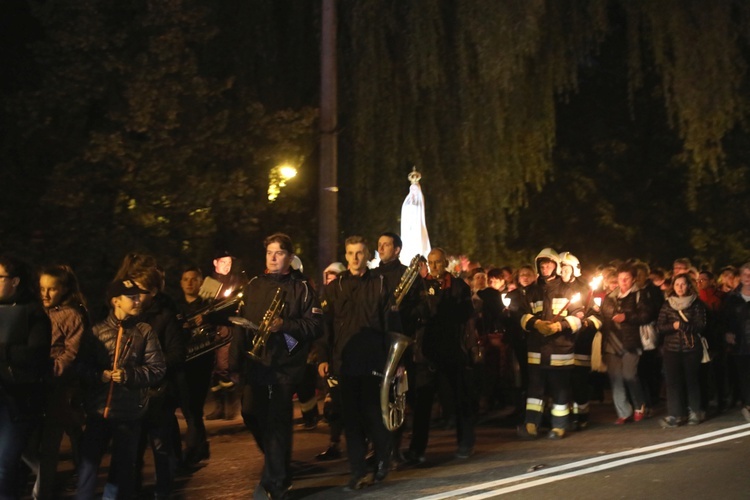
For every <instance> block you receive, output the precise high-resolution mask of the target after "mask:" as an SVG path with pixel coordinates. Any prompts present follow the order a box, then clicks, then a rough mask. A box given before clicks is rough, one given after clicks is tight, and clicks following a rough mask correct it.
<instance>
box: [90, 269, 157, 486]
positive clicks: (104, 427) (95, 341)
mask: <svg viewBox="0 0 750 500" xmlns="http://www.w3.org/2000/svg"><path fill="white" fill-rule="evenodd" d="M146 293H148V292H147V291H146V290H143V289H141V288H139V287H138V286H137V285H136V284H135V282H133V281H131V280H121V281H120V280H118V281H115V282H113V283H112V284H110V286H109V287H108V288H107V298H108V299H109V303H110V314H109V316H108V317H107V319H105V320H104V321H102V322H101V323H99V324H97V325H95V326H94V328H93V335H89V336H87V337H85V338H84V339H83V341H82V342H81V351H80V354H79V363H80V371H81V376H82V378H83V381H84V383H85V384H86V386H85V387H86V403H85V404H86V413H87V415H88V417H87V420H86V430H85V431H84V434H83V445H82V452H81V454H82V457H81V466H80V469H79V471H78V474H79V475H78V491H77V493H76V498H78V499H86V500H88V499H90V498H93V497H94V493H95V490H96V479H97V470H98V468H99V463H100V462H101V459H102V456H103V455H104V453H105V451H106V450H107V446H108V444H109V441H110V439H111V440H112V441H113V445H112V460H113V461H116V462H117V474H116V476H117V477H116V478H114V479H115V482H116V484H117V486H118V494H117V497H118V498H130V497H131V496H132V494H133V485H134V483H135V461H136V451H137V445H138V436H139V434H140V427H141V420H142V417H143V415H144V413H145V411H146V408H147V405H148V388H149V387H150V386H153V385H155V384H156V383H158V382H159V381H160V380H161V379H162V378H163V377H164V373H165V371H166V366H165V362H164V356H163V354H162V351H161V347H160V345H159V340H158V339H157V338H156V335H154V333H153V332H152V330H151V328H150V327H149V326H148V325H146V324H145V323H136V322H135V321H133V317H134V316H136V315H138V313H139V312H140V308H141V294H146Z"/></svg>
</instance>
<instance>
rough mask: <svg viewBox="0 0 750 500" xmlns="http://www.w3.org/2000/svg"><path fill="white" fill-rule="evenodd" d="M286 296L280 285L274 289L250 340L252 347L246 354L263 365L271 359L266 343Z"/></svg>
mask: <svg viewBox="0 0 750 500" xmlns="http://www.w3.org/2000/svg"><path fill="white" fill-rule="evenodd" d="M285 298H286V292H285V291H283V290H282V289H281V287H279V288H277V289H276V294H275V295H274V297H273V300H272V301H271V305H270V306H269V307H268V309H267V310H266V313H265V314H264V315H263V321H261V323H260V325H259V326H258V330H257V332H256V333H255V336H254V337H253V340H252V348H251V349H250V350H249V351H247V355H248V356H249V357H250V358H251V359H253V360H255V361H258V362H260V363H262V364H264V365H268V364H270V362H271V360H270V359H269V356H268V350H267V349H266V345H267V344H268V337H269V336H270V335H271V333H272V332H271V326H272V325H273V322H274V320H275V319H276V318H278V317H279V316H280V315H281V311H283V310H284V299H285Z"/></svg>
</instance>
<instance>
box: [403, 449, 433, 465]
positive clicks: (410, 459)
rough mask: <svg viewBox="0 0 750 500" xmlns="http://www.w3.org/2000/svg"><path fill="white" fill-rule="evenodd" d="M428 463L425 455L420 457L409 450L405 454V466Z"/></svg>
mask: <svg viewBox="0 0 750 500" xmlns="http://www.w3.org/2000/svg"><path fill="white" fill-rule="evenodd" d="M426 461H427V459H426V458H425V456H424V455H418V454H417V453H415V452H413V451H411V450H407V451H406V452H405V453H404V464H405V465H419V464H423V463H425V462H426Z"/></svg>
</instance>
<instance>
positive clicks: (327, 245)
mask: <svg viewBox="0 0 750 500" xmlns="http://www.w3.org/2000/svg"><path fill="white" fill-rule="evenodd" d="M322 1H323V9H322V10H323V14H322V15H323V19H322V23H321V26H322V33H321V44H320V45H321V47H320V190H319V196H320V199H319V206H318V218H319V220H318V270H319V272H322V271H323V269H325V268H326V266H328V264H330V263H331V262H334V261H336V260H338V259H337V257H336V255H337V250H338V184H337V176H338V175H337V170H338V165H337V163H338V155H337V146H338V137H337V132H338V131H337V127H338V119H337V71H336V29H337V27H336V0H322Z"/></svg>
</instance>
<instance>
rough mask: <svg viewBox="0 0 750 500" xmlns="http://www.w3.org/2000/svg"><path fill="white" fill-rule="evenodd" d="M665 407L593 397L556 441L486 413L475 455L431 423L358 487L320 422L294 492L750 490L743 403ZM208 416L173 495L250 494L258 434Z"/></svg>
mask: <svg viewBox="0 0 750 500" xmlns="http://www.w3.org/2000/svg"><path fill="white" fill-rule="evenodd" d="M659 410H660V409H659V408H657V416H656V417H654V418H651V419H647V420H644V421H643V422H640V423H630V424H627V425H625V426H615V425H613V424H612V422H613V421H614V420H615V414H614V409H613V408H612V405H611V403H609V402H605V403H601V404H592V413H591V416H592V424H591V426H590V427H589V428H588V429H587V430H585V431H581V432H573V433H570V434H569V435H568V436H567V437H566V438H565V439H563V440H560V441H550V440H547V439H538V440H535V441H521V440H519V439H518V438H517V437H516V434H515V425H514V422H513V420H512V419H509V418H506V417H504V413H503V412H498V413H494V414H489V415H484V416H483V419H482V422H481V423H480V425H479V426H478V428H477V446H476V449H475V454H474V455H473V456H472V457H470V458H469V459H466V460H459V459H456V458H454V456H453V454H454V453H455V451H456V446H455V431H454V430H450V429H448V430H443V429H440V430H433V431H432V432H431V436H430V444H429V446H428V450H427V462H426V463H425V464H422V465H420V466H416V467H409V468H400V469H397V470H394V471H392V472H391V473H390V475H389V476H388V478H387V479H386V481H384V482H383V483H381V484H378V485H373V486H370V487H368V488H365V489H363V490H360V491H358V492H346V491H344V490H343V486H344V485H345V484H346V483H347V481H348V478H349V472H348V464H347V462H346V460H345V459H341V460H337V461H332V462H317V461H316V460H315V459H314V457H315V455H316V454H317V453H319V452H320V451H322V450H323V449H325V447H326V446H327V444H328V426H327V425H326V424H325V423H323V422H321V423H320V424H319V425H318V428H317V429H315V430H313V431H303V430H300V429H296V430H295V436H294V437H295V441H294V450H293V461H294V467H295V481H294V488H293V490H292V492H291V493H292V496H291V498H293V499H301V498H305V499H326V500H328V499H338V498H362V499H395V498H398V499H417V498H424V499H430V500H439V499H442V498H473V499H478V498H494V497H497V496H501V495H505V496H508V497H510V498H535V499H538V498H565V499H567V498H576V499H589V498H590V499H594V498H596V499H600V498H675V497H679V498H681V499H692V498H695V499H699V498H700V499H705V498H713V497H717V496H720V497H722V498H725V499H733V498H738V499H739V498H743V499H745V498H748V497H750V470H749V468H748V463H749V461H748V459H749V458H750V424H748V423H747V422H745V420H744V419H743V418H742V416H741V415H740V413H739V410H738V409H734V410H730V411H727V412H725V413H723V414H721V415H719V416H716V417H713V418H710V419H708V420H707V421H706V422H704V423H702V424H701V425H698V426H694V427H680V428H677V429H662V428H660V426H659V424H658V417H659V416H660V415H659V413H660V412H659ZM661 410H662V411H661V413H663V409H661ZM181 424H182V422H181ZM207 424H208V425H207V426H208V431H209V434H210V441H211V458H210V460H208V461H207V462H205V465H204V466H202V467H201V468H199V469H198V470H195V471H194V472H193V473H192V474H190V475H182V476H181V477H180V478H179V480H178V484H177V488H176V493H175V496H174V498H180V499H187V500H193V499H195V500H198V499H201V500H203V499H206V500H210V499H244V498H251V497H252V491H253V489H254V488H255V486H256V485H257V483H258V478H259V476H260V471H261V468H262V466H263V458H262V455H261V454H260V452H259V451H258V449H257V447H256V446H255V443H254V441H253V440H252V437H251V436H250V434H249V433H248V432H247V431H245V429H244V428H243V425H242V421H241V420H240V419H239V418H237V419H235V420H232V421H213V422H208V423H207ZM406 439H408V434H407V437H406ZM106 465H107V464H106V462H105V464H104V467H102V471H101V476H100V479H101V481H102V484H103V481H104V477H105V475H106ZM71 473H72V465H71V464H70V462H69V461H64V462H62V463H61V465H60V481H61V482H65V481H67V480H68V478H69V477H70V474H71ZM144 474H145V484H144V488H145V493H146V494H148V493H149V492H150V491H151V488H152V486H153V465H152V460H151V457H150V453H149V452H147V457H146V470H145V471H144ZM67 496H69V497H70V496H72V492H70V491H69V492H68V493H67ZM145 498H148V496H146V497H145Z"/></svg>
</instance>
